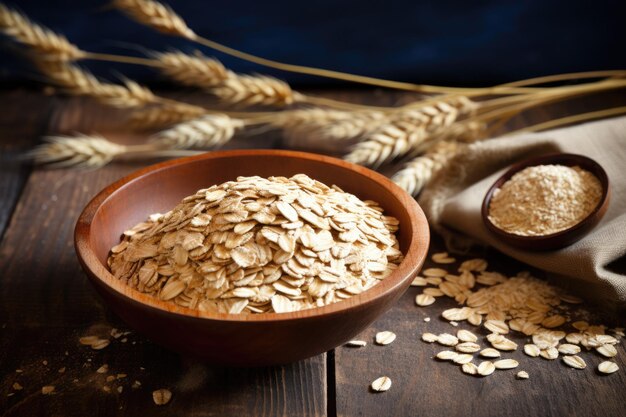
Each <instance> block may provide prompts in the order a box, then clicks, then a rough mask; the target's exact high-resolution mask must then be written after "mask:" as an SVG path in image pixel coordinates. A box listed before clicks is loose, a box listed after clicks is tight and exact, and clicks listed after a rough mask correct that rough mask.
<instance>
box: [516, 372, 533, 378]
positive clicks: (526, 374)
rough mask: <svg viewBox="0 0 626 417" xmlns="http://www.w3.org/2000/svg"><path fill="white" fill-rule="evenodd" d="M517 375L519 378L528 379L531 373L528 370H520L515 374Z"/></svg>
mask: <svg viewBox="0 0 626 417" xmlns="http://www.w3.org/2000/svg"><path fill="white" fill-rule="evenodd" d="M515 377H516V378H517V379H528V378H529V377H530V375H528V372H526V371H519V372H518V373H517V374H515Z"/></svg>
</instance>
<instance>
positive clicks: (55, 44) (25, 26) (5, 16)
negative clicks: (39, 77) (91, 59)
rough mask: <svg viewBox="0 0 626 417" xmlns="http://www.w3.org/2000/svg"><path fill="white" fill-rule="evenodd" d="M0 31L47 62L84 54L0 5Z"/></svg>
mask: <svg viewBox="0 0 626 417" xmlns="http://www.w3.org/2000/svg"><path fill="white" fill-rule="evenodd" d="M0 30H1V31H2V32H3V33H4V34H6V35H8V36H10V37H11V38H13V39H15V40H16V41H18V42H20V43H22V44H24V45H27V46H29V47H30V48H32V49H33V50H34V51H36V52H38V53H39V54H41V55H40V56H38V57H37V58H43V59H47V60H61V61H63V60H74V59H78V58H81V57H82V56H83V55H84V53H83V52H82V51H81V50H80V49H78V47H77V46H75V45H73V44H72V43H70V42H69V41H68V40H67V38H66V37H65V36H63V35H59V34H57V33H54V32H53V31H51V30H50V29H48V28H45V27H43V26H40V25H37V24H35V23H33V22H31V21H30V20H29V19H28V18H27V17H26V16H24V15H22V14H21V13H18V12H16V11H15V10H12V9H9V8H8V7H6V6H5V5H4V4H2V3H0Z"/></svg>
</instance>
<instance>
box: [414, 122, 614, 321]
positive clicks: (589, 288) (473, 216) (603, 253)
mask: <svg viewBox="0 0 626 417" xmlns="http://www.w3.org/2000/svg"><path fill="white" fill-rule="evenodd" d="M554 152H568V153H576V154H582V155H586V156H588V157H590V158H592V159H594V160H595V161H597V162H598V163H600V165H602V167H603V168H604V169H605V171H606V173H607V175H608V177H609V181H610V187H611V192H612V196H611V201H610V203H609V208H608V211H607V212H606V214H605V216H604V218H603V219H602V220H601V221H600V223H599V224H598V225H597V226H596V227H595V228H594V229H593V230H591V232H589V233H588V234H587V235H586V236H585V237H584V238H582V239H581V240H579V241H578V242H576V243H574V244H572V245H570V246H568V247H565V248H563V249H559V250H553V251H544V252H531V251H525V250H521V249H517V248H513V247H511V246H509V245H507V244H505V243H502V242H501V241H500V240H498V238H497V237H495V236H494V235H492V234H491V233H490V232H489V231H488V230H487V228H486V227H485V226H484V224H483V221H482V218H481V212H480V210H481V204H482V201H483V198H484V196H485V193H486V192H487V190H488V189H489V187H490V186H491V185H492V184H493V183H494V182H495V180H496V179H497V178H498V177H499V176H500V175H502V174H503V172H504V171H505V170H506V169H507V168H508V167H509V166H510V165H511V164H513V163H515V162H519V161H522V160H524V159H526V158H530V157H534V156H538V155H542V154H547V153H554ZM419 203H420V205H421V206H422V208H423V209H424V212H425V213H426V215H427V216H428V218H429V220H430V223H431V226H432V227H433V228H434V229H435V230H437V231H438V232H440V233H441V234H442V235H443V236H444V238H445V239H446V243H447V245H448V248H449V250H450V251H453V252H467V251H468V250H470V249H471V247H472V245H475V244H477V243H480V244H488V245H491V246H493V247H495V248H497V249H498V250H500V251H501V252H503V253H505V254H507V255H510V256H512V257H514V258H516V259H519V260H521V261H523V262H525V263H527V264H530V265H532V266H535V267H538V268H540V269H543V270H545V271H548V272H551V273H554V274H557V275H558V276H559V277H560V278H562V279H563V280H564V281H565V282H566V283H567V284H569V285H570V286H571V287H573V289H574V290H579V291H580V290H582V291H583V293H584V294H585V295H586V296H588V297H591V298H594V299H596V301H597V300H602V302H603V303H605V304H606V303H609V304H611V306H612V307H617V308H618V309H622V308H624V307H626V275H625V274H624V272H625V269H626V268H624V266H623V265H624V264H626V262H621V261H620V262H617V263H616V262H615V261H616V260H617V259H619V258H622V257H624V256H626V117H622V118H616V119H610V120H606V121H601V122H595V123H588V124H584V125H580V126H575V127H571V128H565V129H559V130H553V131H547V132H542V133H530V134H522V135H517V136H510V137H503V138H498V139H493V140H489V141H483V142H477V143H474V144H472V145H470V146H469V147H468V149H467V150H466V151H464V152H463V153H462V154H460V155H458V156H457V157H456V158H455V159H454V160H452V161H451V163H450V165H449V167H447V168H446V169H445V170H444V171H442V172H441V173H440V174H439V175H438V176H437V177H436V178H434V179H433V181H432V182H431V184H429V186H428V188H427V189H426V190H425V191H424V192H423V193H422V195H421V197H420V199H419ZM622 260H623V259H622ZM612 263H613V264H612ZM615 264H621V265H622V266H621V267H620V266H617V267H615V266H614V265H615ZM620 269H621V271H620ZM618 271H619V272H618Z"/></svg>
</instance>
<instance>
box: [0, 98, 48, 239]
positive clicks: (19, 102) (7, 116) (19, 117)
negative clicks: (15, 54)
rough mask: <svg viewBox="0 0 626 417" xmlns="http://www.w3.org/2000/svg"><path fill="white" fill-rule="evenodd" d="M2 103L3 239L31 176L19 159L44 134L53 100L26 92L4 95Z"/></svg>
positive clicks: (0, 211)
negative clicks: (27, 180) (43, 98)
mask: <svg viewBox="0 0 626 417" xmlns="http://www.w3.org/2000/svg"><path fill="white" fill-rule="evenodd" d="M1 94H2V97H3V99H2V100H1V101H0V239H1V238H2V235H3V234H4V231H5V228H6V226H7V224H8V222H9V219H10V218H11V213H12V212H13V209H14V208H15V204H16V203H17V200H18V198H19V196H20V193H21V192H22V189H23V188H24V184H25V182H26V179H27V178H28V175H29V174H30V167H29V165H28V164H27V163H25V162H24V161H23V160H22V159H21V158H20V156H21V155H22V154H23V152H24V151H25V150H27V149H29V148H30V147H31V146H32V145H33V144H34V143H35V142H36V141H37V140H38V138H39V136H40V135H41V134H42V133H43V132H44V130H45V128H46V121H47V118H48V117H49V113H50V109H51V108H52V105H53V100H51V99H47V100H42V97H41V95H40V94H38V93H33V92H29V91H24V90H12V91H8V92H2V93H1Z"/></svg>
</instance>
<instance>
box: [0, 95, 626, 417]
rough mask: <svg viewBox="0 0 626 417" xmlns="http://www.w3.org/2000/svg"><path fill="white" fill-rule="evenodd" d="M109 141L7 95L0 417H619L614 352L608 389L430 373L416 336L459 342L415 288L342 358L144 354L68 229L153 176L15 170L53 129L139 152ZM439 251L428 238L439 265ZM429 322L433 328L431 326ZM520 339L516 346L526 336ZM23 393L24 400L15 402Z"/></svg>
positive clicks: (585, 103)
mask: <svg viewBox="0 0 626 417" xmlns="http://www.w3.org/2000/svg"><path fill="white" fill-rule="evenodd" d="M322 94H324V95H326V96H330V97H335V98H344V99H352V100H355V101H360V102H369V103H376V104H394V103H395V104H397V103H402V102H406V101H408V100H410V99H411V98H414V97H413V96H411V95H410V94H403V93H393V94H392V93H386V92H382V91H352V92H350V91H348V92H338V91H334V92H322ZM625 102H626V97H624V96H623V94H622V95H618V94H613V95H604V96H600V97H594V98H586V99H581V100H577V101H575V102H572V103H568V104H567V105H565V104H562V105H555V106H552V107H549V108H546V109H542V110H541V111H535V112H532V113H529V114H528V115H526V116H525V117H523V118H517V119H515V120H513V121H512V122H511V124H509V126H507V128H508V129H511V128H513V127H518V126H524V125H527V124H530V123H534V122H539V121H543V120H546V119H548V118H550V117H560V116H562V115H566V114H568V112H572V111H577V112H580V111H587V110H594V109H596V108H598V106H599V105H602V104H605V105H607V104H609V105H618V104H619V105H624V103H625ZM117 127H118V126H116V117H115V113H114V112H111V111H110V110H106V109H103V108H101V107H98V106H96V105H94V104H93V103H92V102H90V101H89V100H85V99H81V98H72V99H63V98H57V97H50V96H44V95H41V94H38V93H36V92H28V91H17V90H12V91H5V92H3V93H2V94H1V95H0V152H1V154H0V238H1V239H2V241H1V244H0V280H1V284H0V335H1V337H0V413H1V414H2V415H4V416H36V415H46V416H87V415H94V416H95V415H102V416H111V415H125V416H133V417H134V416H138V415H145V416H152V415H154V416H158V415H163V416H173V415H189V416H248V415H250V416H252V415H254V416H256V415H264V416H265V415H267V416H270V415H271V416H273V415H282V416H334V415H339V416H357V415H359V416H391V415H394V416H409V415H411V416H431V415H432V416H466V415H472V416H517V415H520V416H521V415H524V416H566V415H567V416H603V417H608V416H626V405H625V403H624V398H625V395H626V354H625V353H624V349H623V345H624V343H623V342H622V346H621V347H619V349H618V350H619V355H618V357H617V358H616V359H617V362H618V364H619V366H620V368H621V369H620V371H619V372H618V373H617V374H613V375H611V376H601V375H599V374H598V373H597V372H595V371H594V370H593V369H594V368H595V366H596V365H597V363H599V362H600V361H601V358H600V357H599V356H594V355H591V354H590V355H588V356H585V357H586V358H588V357H589V358H590V359H588V362H589V365H590V366H589V368H588V369H586V370H584V371H578V370H574V369H571V368H568V367H566V366H564V365H563V364H562V363H561V361H546V360H543V359H530V358H528V357H525V356H524V354H523V353H522V352H521V351H520V349H518V351H517V352H514V353H513V354H511V355H510V356H511V357H513V358H516V359H518V360H519V361H520V362H521V364H522V366H521V368H520V369H524V370H526V371H528V372H529V374H530V375H531V377H530V379H528V380H516V379H515V377H514V375H515V372H513V371H506V372H505V371H498V372H497V374H496V375H492V376H490V377H487V378H483V379H478V378H473V377H469V376H467V375H464V374H462V373H461V372H460V370H459V368H458V367H456V366H452V365H449V364H445V363H440V362H437V361H435V360H433V359H432V358H433V355H434V354H435V353H436V352H437V351H438V350H440V348H438V347H437V346H434V345H429V344H425V343H423V342H421V341H420V340H419V337H420V334H421V333H422V332H424V331H431V332H434V333H439V332H444V331H448V332H450V331H454V330H455V329H454V328H453V327H451V326H450V324H449V323H447V322H445V321H443V320H441V319H440V318H439V315H440V312H441V311H442V310H443V309H445V308H449V307H451V306H452V305H453V304H454V303H453V301H446V300H439V301H438V302H437V303H436V304H434V305H433V306H430V307H428V308H419V307H416V306H415V304H414V301H413V299H414V297H415V295H416V293H417V292H418V289H416V288H411V289H409V291H408V292H407V293H406V294H405V295H404V296H403V297H402V298H401V299H400V301H399V302H398V303H397V304H396V305H395V306H394V307H393V308H392V309H391V310H390V311H388V312H387V313H386V314H385V315H383V316H382V317H380V318H379V320H377V321H376V322H375V323H373V324H372V325H371V326H370V327H369V328H368V329H367V330H365V331H364V332H363V334H362V335H361V336H360V338H362V339H364V340H367V341H368V345H367V347H365V348H360V349H354V348H346V347H338V348H337V349H335V350H334V351H330V352H327V353H326V354H322V355H319V356H317V357H315V358H311V359H308V360H305V361H301V362H299V363H294V364H291V365H286V366H278V367H269V368H259V369H225V368H219V367H214V366H208V365H205V364H203V363H199V362H197V361H194V360H192V359H189V358H185V357H181V356H179V355H178V354H176V353H174V352H171V351H168V350H165V349H163V348H161V347H159V346H157V345H155V344H153V343H151V342H150V341H149V340H147V339H145V338H144V337H142V336H141V335H139V334H136V333H134V332H132V330H131V329H128V328H127V327H126V326H125V324H124V323H123V322H121V321H120V320H119V319H118V318H117V317H116V316H114V315H113V314H112V313H111V312H110V311H109V310H108V309H107V307H106V306H105V305H103V304H102V302H101V300H100V299H99V298H98V296H97V295H96V293H95V292H94V290H93V288H92V287H91V286H90V284H89V283H88V282H87V279H86V277H85V274H84V273H83V272H82V271H81V269H80V267H79V265H78V262H77V259H76V256H75V254H74V249H73V244H72V234H73V227H74V223H75V221H76V218H77V216H78V214H79V213H80V211H81V209H82V208H83V206H84V205H85V204H86V203H87V201H88V200H89V199H90V198H91V197H92V196H93V195H95V194H96V193H97V192H98V191H99V190H100V189H101V188H103V187H104V186H105V185H107V184H109V183H111V182H112V181H114V180H116V179H118V178H120V177H121V176H123V175H126V174H128V173H129V172H131V171H133V170H135V169H137V168H139V167H140V166H142V165H145V164H146V163H142V164H139V163H134V164H131V163H126V164H112V165H110V166H107V167H105V168H103V169H100V170H96V171H86V172H85V171H80V172H77V171H71V170H58V171H45V170H39V169H32V167H30V166H29V165H28V164H25V163H23V162H21V161H20V159H19V157H20V155H21V153H22V152H23V151H24V150H27V149H29V148H30V147H31V146H32V145H33V144H35V143H37V142H38V141H40V137H41V135H42V134H45V133H46V132H49V131H54V132H67V133H69V132H73V131H89V130H95V131H99V132H102V133H107V132H117V133H111V135H115V137H116V138H117V139H119V140H128V141H132V140H134V139H136V138H134V137H131V136H129V135H124V134H121V133H119V132H118V131H117ZM279 143H280V139H279V137H278V135H277V134H266V135H263V136H262V137H260V138H257V139H253V140H248V141H247V142H239V143H235V144H234V146H249V147H266V148H267V147H276V146H279ZM441 248H442V245H441V243H440V242H439V241H438V239H437V238H434V239H433V242H432V251H433V252H434V251H437V250H441ZM483 255H484V256H485V257H486V258H487V259H489V261H490V264H491V265H493V268H494V269H497V270H502V271H507V272H517V271H520V270H523V269H526V267H525V266H524V265H521V264H519V263H517V262H515V261H513V260H511V259H509V258H507V257H505V256H503V255H500V254H498V253H492V252H486V253H485V254H483ZM427 266H428V264H427ZM425 317H431V318H432V320H431V321H430V322H428V323H427V322H424V320H423V319H424V318H425ZM614 319H615V318H614ZM620 320H621V322H622V325H623V318H622V319H619V318H617V322H619V321H620ZM110 328H116V329H120V330H122V331H124V332H126V331H130V334H128V335H125V336H123V337H120V338H118V339H114V340H113V342H112V343H111V344H110V345H109V346H108V347H107V348H106V349H103V350H99V351H95V350H91V349H90V348H88V347H85V346H82V345H80V344H79V342H78V339H79V338H80V337H81V336H84V335H87V334H90V333H92V332H94V331H96V330H98V331H101V330H103V329H104V330H107V329H110ZM381 330H392V331H394V332H395V333H397V335H398V338H397V340H396V341H395V342H394V343H393V344H391V345H389V346H384V347H383V346H377V345H374V344H373V343H372V341H373V336H374V334H375V333H376V332H377V331H381ZM515 339H516V340H517V341H518V343H520V342H521V343H524V338H521V337H517V338H515ZM103 364H108V368H109V371H108V373H106V374H105V373H102V374H101V373H97V372H96V370H97V369H98V368H99V367H100V366H102V365H103ZM381 375H387V376H389V377H391V379H392V380H393V386H392V388H391V390H389V391H387V392H385V393H380V394H374V393H372V392H370V391H369V389H368V386H369V383H370V382H371V381H372V380H373V379H375V378H376V377H378V376H381ZM111 376H112V379H113V380H110V379H111ZM107 377H108V378H109V380H107ZM135 381H139V382H140V383H141V386H137V384H136V383H135ZM16 382H17V383H18V384H19V385H20V386H22V387H23V389H21V390H16V389H15V388H14V384H15V383H16ZM44 385H54V386H55V391H54V393H53V394H52V395H42V393H41V388H42V386H44ZM133 385H134V387H133ZM105 386H106V387H108V388H109V389H110V392H107V391H105V389H104V388H103V387H105ZM163 387H166V388H169V389H171V390H172V392H173V393H174V395H173V398H172V401H171V402H170V403H169V404H168V405H166V406H163V407H158V406H156V405H155V404H154V403H153V401H152V394H151V393H152V391H153V390H155V389H158V388H163Z"/></svg>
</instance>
